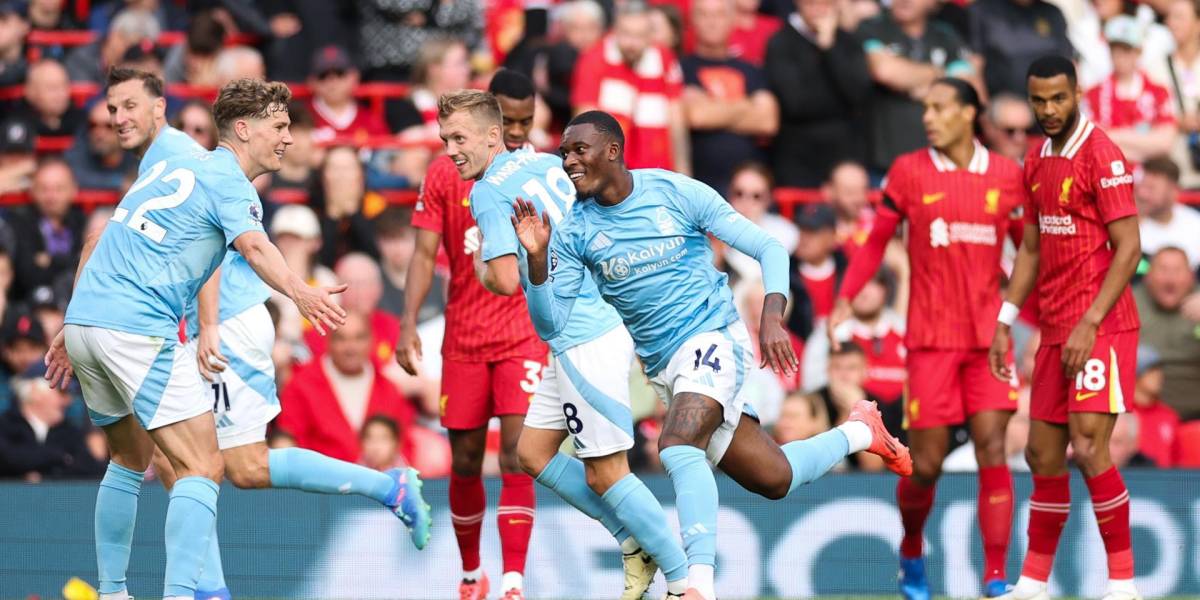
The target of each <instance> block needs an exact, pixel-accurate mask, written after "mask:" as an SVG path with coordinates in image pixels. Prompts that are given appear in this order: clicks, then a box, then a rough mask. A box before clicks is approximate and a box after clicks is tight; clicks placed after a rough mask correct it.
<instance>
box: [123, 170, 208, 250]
mask: <svg viewBox="0 0 1200 600" xmlns="http://www.w3.org/2000/svg"><path fill="white" fill-rule="evenodd" d="M166 169H167V162H166V161H159V162H156V163H154V166H152V167H150V170H149V171H148V172H147V173H146V175H145V176H144V177H142V178H141V179H139V180H137V181H136V182H134V184H133V186H131V187H130V188H129V192H127V193H126V196H128V195H129V194H132V193H134V192H136V191H138V190H141V189H142V188H144V187H146V186H148V185H150V184H151V183H154V182H155V181H159V180H160V176H161V175H162V174H163V171H165V170H166ZM161 181H164V182H167V183H171V182H178V183H179V187H177V188H175V191H174V192H171V193H170V194H167V195H166V196H156V197H154V198H150V199H149V200H146V201H145V202H143V203H142V204H141V205H140V206H138V207H137V208H135V209H134V210H133V212H132V213H130V212H129V210H127V209H124V208H118V209H116V210H115V211H113V216H112V220H113V221H116V222H117V223H125V225H126V226H127V227H129V228H130V229H132V230H134V231H136V232H138V233H140V234H142V235H144V236H146V237H147V238H150V240H151V241H153V242H154V243H156V244H161V243H162V241H163V238H165V237H167V230H166V229H163V227H162V226H161V225H159V224H158V223H155V222H154V221H151V220H150V219H149V218H147V217H146V213H148V212H150V211H152V210H164V209H168V208H175V207H176V206H179V205H180V204H183V203H184V202H185V201H186V200H187V199H188V197H190V196H191V195H192V190H194V189H195V188H196V174H195V173H193V172H192V171H191V170H189V169H175V170H174V171H171V172H170V173H167V174H166V175H165V176H162V177H161ZM126 217H128V221H126Z"/></svg>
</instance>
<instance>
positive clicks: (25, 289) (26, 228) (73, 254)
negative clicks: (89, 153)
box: [12, 158, 87, 333]
mask: <svg viewBox="0 0 1200 600" xmlns="http://www.w3.org/2000/svg"><path fill="white" fill-rule="evenodd" d="M78 191H79V190H78V188H77V187H76V185H75V176H74V175H73V174H72V173H71V168H70V167H69V166H68V165H67V163H66V162H65V161H63V160H62V159H58V158H45V159H43V160H42V162H41V164H39V165H38V169H37V171H36V172H35V173H34V174H33V186H32V187H31V188H30V189H29V196H30V199H31V200H32V202H31V204H30V205H29V206H24V207H21V209H20V210H18V211H16V212H15V213H14V215H13V219H12V225H13V231H15V232H16V234H17V251H16V254H15V255H14V257H13V259H14V260H13V263H14V266H15V267H16V281H15V285H14V286H13V292H14V294H15V295H16V297H18V298H28V297H30V296H31V294H32V293H33V290H34V289H36V288H38V287H41V286H50V285H55V283H56V282H58V281H59V280H60V279H64V278H65V279H67V280H71V279H73V278H74V276H75V267H76V266H77V264H78V261H79V252H80V251H81V249H82V248H83V228H84V224H85V222H86V221H87V219H86V217H84V215H83V211H81V210H80V209H79V207H78V206H75V205H74V201H75V194H76V193H77V192H78ZM56 333H57V332H56Z"/></svg>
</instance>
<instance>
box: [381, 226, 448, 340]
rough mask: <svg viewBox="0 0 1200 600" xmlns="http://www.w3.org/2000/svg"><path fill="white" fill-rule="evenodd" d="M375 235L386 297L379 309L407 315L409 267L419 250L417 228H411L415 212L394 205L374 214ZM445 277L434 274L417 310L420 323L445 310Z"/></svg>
mask: <svg viewBox="0 0 1200 600" xmlns="http://www.w3.org/2000/svg"><path fill="white" fill-rule="evenodd" d="M374 225H375V238H376V239H377V240H378V242H379V257H380V260H379V267H380V268H381V269H382V270H383V298H382V299H381V300H380V301H379V308H380V309H382V310H384V311H387V312H389V313H391V314H392V315H394V316H395V317H397V318H400V317H403V316H404V306H405V299H404V286H405V283H406V282H407V281H408V268H409V266H410V265H411V264H412V258H413V254H414V252H415V251H416V240H417V236H416V230H415V229H413V227H412V211H411V210H409V209H407V208H401V207H398V206H391V207H388V208H386V209H384V211H383V212H382V213H380V214H379V216H378V217H375V221H374ZM446 285H447V283H446V278H445V276H444V275H443V274H441V273H438V272H437V271H435V272H434V274H433V283H432V285H431V286H430V288H429V289H430V293H429V294H426V295H425V303H424V304H422V305H421V309H420V311H418V312H417V323H424V322H425V321H428V320H430V319H433V318H435V317H437V316H438V315H441V314H442V313H443V312H445V310H446Z"/></svg>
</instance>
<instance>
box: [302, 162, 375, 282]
mask: <svg viewBox="0 0 1200 600" xmlns="http://www.w3.org/2000/svg"><path fill="white" fill-rule="evenodd" d="M320 177H321V187H320V188H319V193H318V194H317V195H316V196H315V197H314V198H313V205H314V206H317V207H320V211H321V237H322V243H321V253H320V254H319V255H318V256H319V259H320V261H321V264H323V265H326V266H333V264H334V263H336V262H337V261H338V259H340V258H341V257H343V256H345V255H346V254H348V253H350V252H365V253H367V254H369V255H370V256H371V257H373V258H376V257H378V256H379V248H378V247H377V246H376V244H375V230H374V228H373V227H372V226H371V219H372V218H374V217H375V215H378V214H379V213H380V212H382V211H383V209H384V208H385V207H386V206H387V201H386V200H384V199H383V197H382V196H380V195H379V194H377V193H375V192H368V191H367V188H366V172H365V170H364V169H363V164H362V162H361V161H360V160H359V158H358V151H357V150H355V149H354V148H351V147H350V146H337V147H334V148H330V149H329V150H328V151H327V152H325V162H324V163H323V164H322V165H321V173H320Z"/></svg>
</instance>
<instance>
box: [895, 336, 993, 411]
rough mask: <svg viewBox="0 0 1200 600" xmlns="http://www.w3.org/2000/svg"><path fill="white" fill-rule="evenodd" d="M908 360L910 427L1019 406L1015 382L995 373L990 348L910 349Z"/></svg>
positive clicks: (907, 401)
mask: <svg viewBox="0 0 1200 600" xmlns="http://www.w3.org/2000/svg"><path fill="white" fill-rule="evenodd" d="M1008 360H1009V362H1010V363H1011V362H1012V354H1011V352H1010V353H1009V357H1008ZM907 362H908V388H907V390H906V393H905V396H904V424H905V428H906V429H930V428H933V427H946V426H949V425H961V424H962V423H963V421H965V420H966V418H967V417H970V416H971V415H974V414H975V413H980V412H983V411H986V410H1011V411H1015V410H1017V387H1016V385H1015V382H1009V383H1005V382H1003V381H999V380H997V379H996V378H995V377H993V376H992V372H991V369H990V368H989V367H988V353H987V350H936V349H927V350H909V351H908V359H907Z"/></svg>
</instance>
